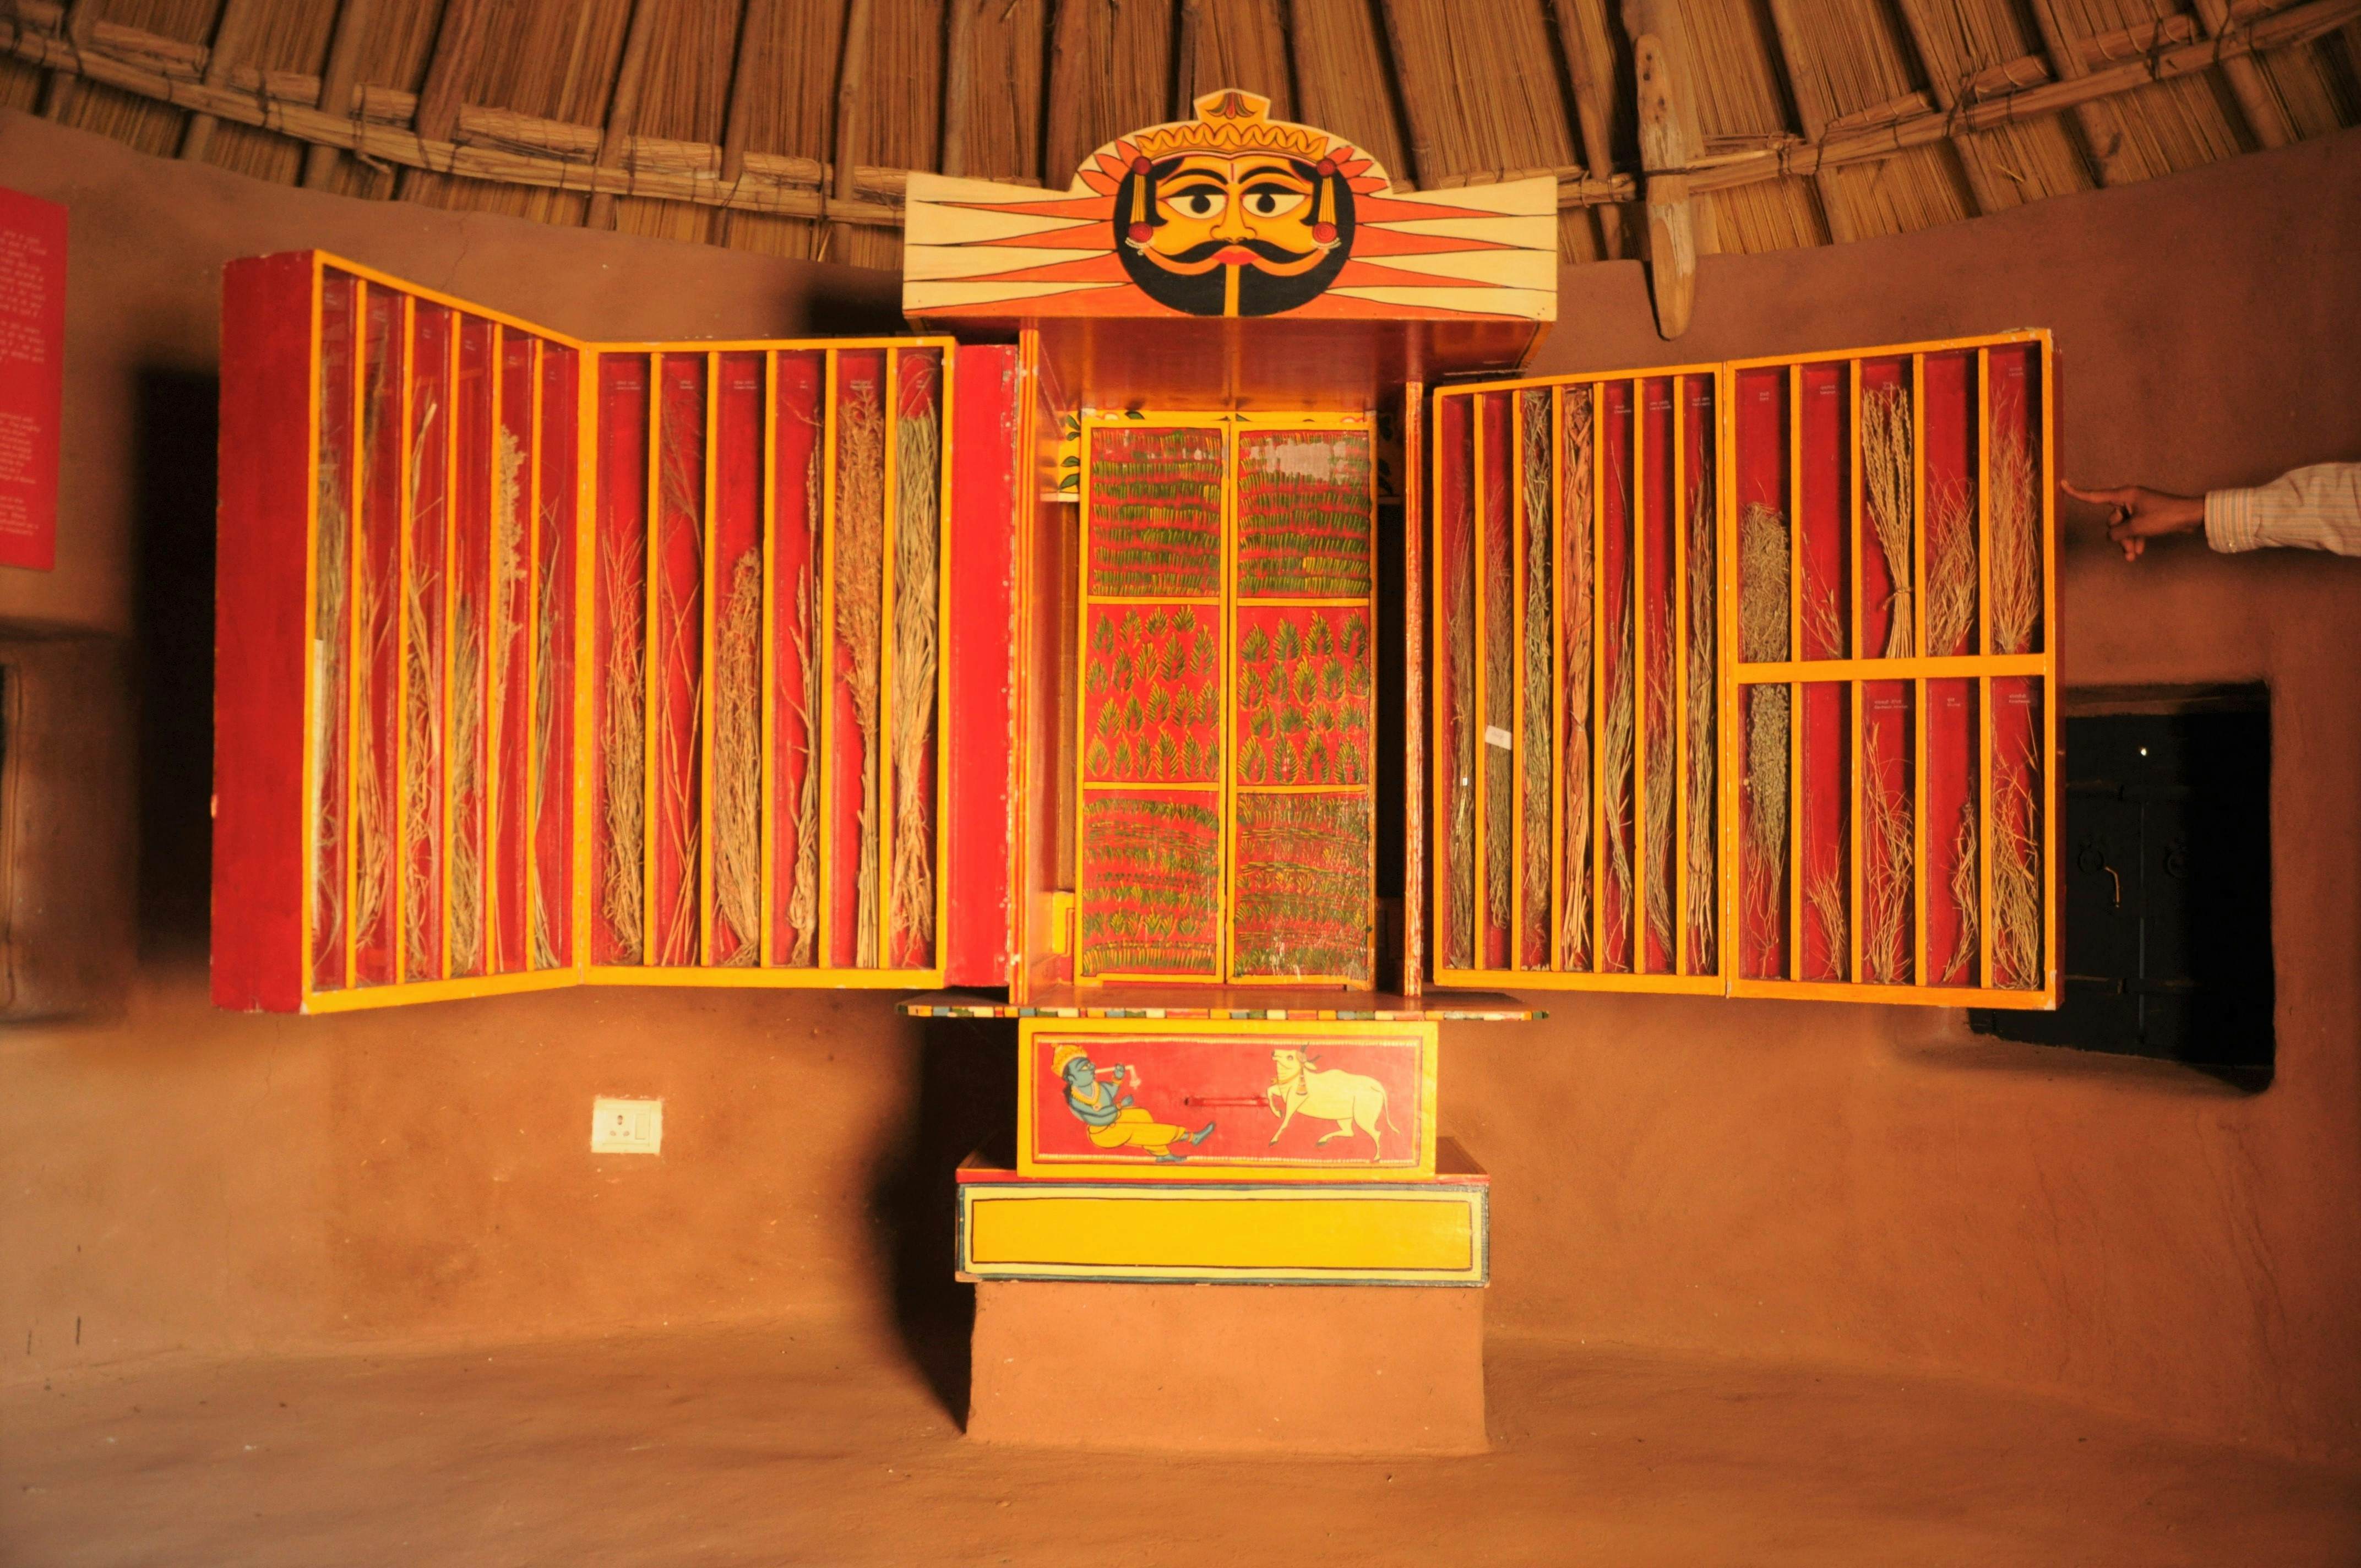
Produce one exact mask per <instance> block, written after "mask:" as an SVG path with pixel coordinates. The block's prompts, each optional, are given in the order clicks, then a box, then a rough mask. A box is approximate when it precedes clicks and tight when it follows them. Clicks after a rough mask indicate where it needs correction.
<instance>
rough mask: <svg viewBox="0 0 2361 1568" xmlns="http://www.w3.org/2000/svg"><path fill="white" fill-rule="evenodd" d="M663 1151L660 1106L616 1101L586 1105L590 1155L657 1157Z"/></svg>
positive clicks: (602, 1099)
mask: <svg viewBox="0 0 2361 1568" xmlns="http://www.w3.org/2000/svg"><path fill="white" fill-rule="evenodd" d="M663 1150H664V1102H663V1101H661V1100H616V1099H611V1098H609V1097H608V1096H607V1095H604V1094H602V1095H600V1096H598V1098H597V1099H596V1100H593V1101H592V1102H590V1152H591V1153H592V1154H660V1153H662V1152H663Z"/></svg>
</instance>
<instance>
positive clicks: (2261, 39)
mask: <svg viewBox="0 0 2361 1568" xmlns="http://www.w3.org/2000/svg"><path fill="white" fill-rule="evenodd" d="M76 9H77V10H79V11H81V12H83V13H88V12H90V11H93V10H103V11H104V14H105V15H104V19H101V20H96V21H95V24H94V25H86V26H82V27H78V29H77V32H76V34H75V35H74V36H69V34H68V31H67V19H68V16H69V12H68V9H67V7H65V6H63V5H59V4H57V3H56V0H18V4H17V5H15V6H14V7H13V9H12V11H11V12H10V14H9V15H8V16H5V17H0V104H6V105H8V106H10V107H17V108H25V109H32V108H35V107H36V106H39V107H40V108H42V109H43V111H44V112H48V113H50V114H52V115H54V116H55V117H58V118H60V119H62V120H64V121H65V122H66V123H68V124H71V125H75V126H82V127H84V128H87V129H91V130H94V131H98V132H101V133H103V134H104V135H108V136H112V137H115V138H117V139H118V140H121V141H124V142H126V143H128V144H130V145H131V146H134V147H137V148H142V149H143V150H146V151H149V152H154V153H158V154H161V155H166V156H170V155H172V154H174V153H178V152H182V151H183V150H184V149H187V150H188V151H189V152H190V153H191V154H192V155H193V156H197V157H201V158H203V159H206V160H208V161H211V162H214V163H216V164H219V165H221V166H223V167H225V168H229V169H233V170H238V171H240V172H243V173H247V174H250V175H253V176H255V177H257V178H259V179H264V180H270V181H279V182H281V183H294V182H296V181H302V182H304V183H306V184H310V185H313V186H316V187H319V188H322V189H326V190H333V191H341V192H348V193H353V194H360V195H368V196H375V197H399V198H400V199H402V200H408V201H415V202H422V203H428V204H430V205H435V206H445V207H467V208H480V209H488V210H494V211H500V212H508V213H513V214H522V215H526V216H531V217H534V218H538V219H541V220H543V221H544V222H550V223H558V224H580V223H584V222H586V221H589V222H595V223H597V224H598V225H601V226H613V227H618V228H621V229H625V230H627V231H630V232H633V233H640V234H647V235H657V236H665V237H670V238H675V239H682V240H688V241H692V242H705V243H712V244H722V245H730V246H733V247H741V248H746V249H752V250H760V251H767V252H772V253H776V254H785V255H812V254H816V253H821V252H825V253H827V254H829V255H830V256H831V257H833V258H837V259H841V260H847V261H851V262H855V263H859V264H863V265H868V266H875V267H891V266H894V265H895V263H896V261H897V250H898V243H897V242H898V235H897V234H896V232H895V230H896V226H897V225H898V224H899V223H900V217H901V207H900V200H901V192H902V186H903V181H904V180H905V178H906V171H908V170H917V169H938V168H939V169H944V170H948V171H950V172H954V173H961V174H968V175H974V176H981V177H988V178H996V179H1001V180H1020V181H1040V182H1043V183H1047V184H1049V185H1052V186H1057V187H1062V186H1064V185H1065V183H1066V182H1067V181H1069V180H1070V179H1071V177H1072V173H1073V169H1074V166H1075V164H1076V163H1077V162H1078V161H1079V159H1081V157H1082V155H1083V154H1084V153H1085V152H1087V151H1088V150H1089V149H1090V148H1093V147H1094V146H1096V145H1097V144H1099V143H1100V142H1102V141H1104V140H1106V139H1107V138H1109V137H1114V136H1115V135H1117V134H1120V133H1121V132H1123V131H1126V130H1128V129H1131V128H1133V127H1135V126H1142V125H1148V124H1152V123H1154V122H1156V121H1159V120H1162V119H1165V118H1168V117H1170V116H1171V115H1173V114H1174V112H1175V111H1176V109H1179V108H1180V107H1182V106H1183V105H1184V104H1185V102H1186V100H1187V99H1188V97H1189V96H1190V95H1191V94H1192V93H1198V92H1202V91H1205V90H1207V89H1210V88H1213V87H1216V86H1236V87H1244V88H1246V89H1248V90H1249V91H1253V92H1257V93H1265V94H1267V95H1268V96H1269V98H1270V99H1271V101H1272V104H1273V108H1274V112H1275V113H1279V114H1281V115H1292V116H1295V117H1298V118H1301V119H1304V120H1307V121H1310V122H1311V123H1313V124H1316V125H1321V126H1326V127H1327V128H1329V129H1332V130H1334V131H1335V132H1337V133H1338V134H1340V135H1342V136H1345V137H1350V138H1352V139H1353V140H1355V141H1356V142H1358V143H1359V144H1360V145H1362V146H1363V147H1365V148H1367V149H1368V150H1369V151H1371V152H1373V153H1374V154H1376V155H1377V157H1378V159H1380V160H1381V161H1382V162H1383V163H1384V164H1385V165H1386V166H1387V167H1388V168H1389V170H1391V171H1392V172H1393V173H1394V175H1395V176H1396V178H1397V179H1399V180H1400V181H1405V182H1411V181H1414V182H1416V183H1417V184H1420V185H1424V186H1430V187H1432V186H1444V185H1455V184H1466V183H1468V182H1470V181H1481V180H1488V179H1498V178H1500V177H1501V176H1503V175H1509V174H1523V173H1537V172H1547V173H1550V174H1552V175H1554V176H1555V177H1556V178H1557V179H1558V181H1559V182H1560V205H1561V207H1562V208H1563V209H1565V210H1564V212H1563V214H1562V217H1561V220H1560V236H1561V247H1562V249H1563V251H1564V254H1565V256H1566V258H1568V259H1570V260H1576V261H1580V260H1587V259H1590V258H1594V257H1598V256H1600V255H1606V254H1615V253H1618V252H1620V250H1621V248H1622V247H1623V246H1624V245H1625V244H1626V243H1627V238H1626V233H1627V229H1628V227H1629V224H1628V217H1629V213H1628V208H1629V204H1630V203H1632V202H1633V201H1634V200H1635V199H1636V197H1637V195H1638V193H1639V185H1638V178H1637V176H1638V170H1637V167H1636V163H1637V159H1636V158H1635V157H1634V156H1633V149H1634V148H1636V145H1637V141H1638V137H1637V131H1636V122H1635V117H1634V108H1633V96H1634V95H1633V92H1632V84H1631V71H1630V56H1631V32H1632V29H1633V28H1634V27H1644V28H1648V29H1650V30H1653V31H1654V32H1656V33H1657V34H1658V35H1659V36H1660V37H1661V38H1663V40H1664V45H1665V48H1666V49H1667V51H1668V53H1669V55H1670V57H1671V61H1672V65H1673V68H1674V71H1675V77H1676V79H1677V82H1678V86H1679V90H1680V103H1681V110H1680V113H1681V117H1682V119H1683V122H1684V129H1685V130H1686V132H1688V133H1689V134H1688V135H1687V137H1686V141H1687V143H1688V144H1689V145H1690V146H1692V147H1694V148H1696V149H1697V150H1696V152H1695V154H1694V156H1693V161H1692V162H1691V163H1690V165H1689V166H1688V170H1687V172H1688V174H1689V177H1690V180H1691V184H1692V187H1693V188H1694V189H1695V190H1696V191H1697V192H1698V193H1699V200H1698V203H1697V205H1698V207H1699V208H1700V209H1701V210H1700V213H1699V224H1698V239H1699V242H1700V246H1701V248H1704V249H1707V250H1725V251H1753V250H1765V249H1773V248H1778V247H1786V246H1795V245H1815V244H1821V243H1825V242H1828V241H1829V240H1844V239H1853V238H1865V237H1869V236H1875V235H1881V234H1892V233H1897V232H1903V231H1907V230H1912V229H1917V228H1923V227H1926V226H1927V225H1932V224H1938V223H1943V222H1947V221H1949V220H1950V219H1953V218H1957V217H1961V216H1968V215H1972V214H1976V213H1979V212H1989V211H1994V210H1998V209H2000V208H2004V207H2008V206H2014V205H2016V204H2018V203H2024V202H2029V201H2037V200H2039V199H2041V198H2043V197H2046V196H2052V195H2058V194H2062V193H2065V192H2072V191H2077V190H2084V189H2088V188H2090V187H2092V186H2093V185H2099V184H2107V185H2114V184H2123V183H2126V182H2129V181H2137V180H2143V179H2147V178H2150V177H2153V176H2155V175H2158V174H2162V173H2167V172H2169V171H2171V170H2178V169H2185V168H2190V167H2192V166H2194V165H2198V164H2202V163H2206V162H2210V161H2213V160H2214V159H2221V158H2225V157H2229V156H2232V155H2233V154H2235V153H2236V152H2238V151H2240V150H2243V149H2245V148H2249V147H2275V146H2279V145H2282V144H2284V143H2287V142H2290V141H2294V140H2300V139H2301V138H2304V137H2314V136H2319V135H2323V134H2324V133H2327V132H2330V131H2333V130H2335V129H2336V128H2338V127H2339V126H2344V125H2347V124H2351V123H2353V122H2354V121H2355V119H2356V117H2361V111H2356V103H2355V100H2354V95H2353V93H2351V90H2350V80H2351V74H2350V73H2351V71H2352V69H2353V60H2352V54H2351V51H2352V49H2353V47H2354V46H2353V42H2352V38H2353V34H2352V32H2351V31H2350V28H2351V26H2352V24H2353V23H2354V22H2355V21H2356V17H2361V0H2242V3H2240V4H2236V5H2228V6H2226V7H2224V6H2223V5H2218V4H2217V5H2203V4H2198V5H2186V4H2182V5H2173V6H2170V7H2160V6H2159V7H2151V6H2147V5H2139V6H2133V5H2125V4H2122V3H2121V0H2094V3H2093V4H2090V5H2081V6H2075V7H2067V6H2059V5H2050V4H2048V0H2044V3H2043V4H2041V5H2034V6H2029V7H2027V6H2022V5H2016V4H2015V3H2014V0H1949V3H1946V4H1942V5H1937V4H1935V3H1934V0H1891V3H1883V0H1825V3H1816V4H1812V5H1799V4H1784V5H1769V6H1752V7H1750V6H1733V5H1726V4H1708V3H1706V0H1683V3H1680V4H1674V3H1672V0H1634V3H1630V4H1621V5H1609V4H1608V3H1607V0H1530V3H1521V4H1499V5H1469V4H1466V0H1124V3H1123V4H1121V5H1116V4H1114V3H1113V0H1063V3H1060V0H950V3H949V4H948V5H932V4H921V3H919V0H867V3H864V4H862V5H857V6H848V5H843V4H809V5H789V4H783V3H781V0H717V3H716V4H713V5H696V6H657V5H633V4H632V0H501V3H500V5H497V6H496V5H494V4H493V0H424V3H423V4H420V5H375V6H369V7H353V6H349V5H339V4H338V3H337V0H237V4H236V13H235V15H234V16H233V13H232V10H231V6H230V5H228V4H225V3H224V0H181V3H176V4H173V5H149V4H142V5H136V6H135V5H108V6H104V7H93V6H89V5H84V6H81V7H77V8H76ZM2159 12H2168V13H2169V14H2163V15H2159ZM946 13H948V16H947V15H946ZM346 16H359V17H360V18H361V22H360V24H359V25H358V26H357V27H354V28H351V29H348V28H347V27H346V24H345V18H346ZM849 16H851V17H855V18H858V19H859V20H860V22H861V24H862V26H861V30H860V32H859V33H858V34H856V35H854V36H853V37H851V38H848V37H847V19H848V17H849ZM2208 16H2217V17H2221V18H2223V24H2222V26H2221V27H2219V29H2218V30H2216V29H2214V28H2213V27H2210V26H2209V24H2208V21H2207V18H2208ZM225 18H229V19H231V20H232V21H233V22H234V25H225ZM348 31H349V32H350V34H351V36H347V33H348ZM848 44H851V45H853V46H855V47H852V48H848V47H847V46H848ZM215 45H219V46H220V47H221V49H222V56H221V58H220V59H219V60H215V59H214V58H213V49H214V46H215ZM1045 105H1047V110H1046V112H1045ZM199 121H202V122H203V124H204V126H206V127H207V129H206V134H204V135H202V136H193V135H191V134H189V131H190V126H191V125H192V122H199ZM265 127H268V128H265ZM840 153H845V154H849V155H850V158H849V161H850V162H851V165H852V168H851V175H850V178H848V179H839V178H838V177H837V173H836V170H835V169H834V168H833V163H834V162H835V161H836V160H837V159H838V157H839V154H840ZM594 191H595V192H598V194H597V195H595V196H594V195H588V194H586V192H594ZM823 217H826V218H831V219H835V220H837V221H836V222H834V223H829V222H822V221H818V220H820V219H822V218H823Z"/></svg>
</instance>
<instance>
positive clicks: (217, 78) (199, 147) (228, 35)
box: [181, 0, 259, 163]
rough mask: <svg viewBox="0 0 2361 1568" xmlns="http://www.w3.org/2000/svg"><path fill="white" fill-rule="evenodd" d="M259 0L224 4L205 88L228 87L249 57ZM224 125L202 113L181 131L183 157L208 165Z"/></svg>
mask: <svg viewBox="0 0 2361 1568" xmlns="http://www.w3.org/2000/svg"><path fill="white" fill-rule="evenodd" d="M258 8H259V7H258V5H257V0H222V8H221V19H220V20H219V21H217V22H216V23H215V24H214V43H213V49H211V50H210V51H209V52H208V53H207V54H206V56H205V85H206V86H208V87H223V86H226V85H228V82H229V73H230V68H231V67H232V66H235V65H236V63H237V62H238V61H239V60H241V59H243V58H244V57H245V54H246V44H247V34H248V33H249V32H251V31H252V30H253V28H254V17H255V13H256V11H257V10H258ZM220 123H221V121H220V120H219V119H218V118H217V117H216V116H214V115H209V114H207V113H205V112H204V111H203V110H202V109H200V110H198V111H197V112H196V113H195V114H193V115H190V116H189V123H188V124H187V125H185V126H182V127H181V159H184V160H185V161H187V162H190V163H202V162H203V161H204V157H205V149H206V148H208V147H210V146H212V145H213V139H214V126H217V125H219V124H220Z"/></svg>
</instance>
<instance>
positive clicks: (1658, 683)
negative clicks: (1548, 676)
mask: <svg viewBox="0 0 2361 1568" xmlns="http://www.w3.org/2000/svg"><path fill="white" fill-rule="evenodd" d="M1647 746H1648V750H1647V756H1648V778H1647V786H1648V793H1647V797H1646V799H1645V800H1644V801H1643V802H1642V806H1641V811H1640V819H1641V820H1640V839H1641V863H1642V864H1643V865H1645V866H1646V867H1647V868H1648V886H1647V893H1646V895H1645V899H1644V903H1645V905H1646V909H1647V918H1648V935H1649V937H1650V938H1651V939H1652V940H1653V941H1654V942H1655V943H1657V944H1658V945H1660V946H1661V947H1663V948H1664V951H1665V952H1666V953H1670V952H1672V951H1673V803H1674V802H1675V800H1676V799H1678V798H1679V796H1680V793H1681V788H1682V786H1681V784H1680V781H1679V780H1677V779H1675V778H1674V776H1673V757H1674V748H1673V651H1672V646H1671V642H1670V640H1669V639H1665V638H1661V637H1660V638H1658V639H1657V640H1656V645H1655V646H1654V647H1653V648H1651V649H1650V650H1649V651H1648V742H1647Z"/></svg>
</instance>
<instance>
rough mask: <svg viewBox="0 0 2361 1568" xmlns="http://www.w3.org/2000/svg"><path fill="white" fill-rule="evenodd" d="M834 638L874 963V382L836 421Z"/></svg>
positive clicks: (880, 487)
mask: <svg viewBox="0 0 2361 1568" xmlns="http://www.w3.org/2000/svg"><path fill="white" fill-rule="evenodd" d="M837 420H838V422H837V442H838V454H837V487H836V500H837V505H836V635H837V639H838V641H840V642H842V643H843V644H844V650H845V652H846V654H847V656H848V658H849V660H850V662H851V675H850V679H849V681H848V683H847V685H848V686H849V688H850V690H851V696H852V721H853V725H854V727H855V729H858V730H859V731H860V739H861V808H860V814H859V817H858V832H859V835H860V841H861V857H860V862H859V865H858V867H857V869H856V872H855V875H854V880H853V888H854V893H853V900H854V904H855V906H856V911H857V913H856V916H855V925H854V934H853V959H852V961H853V962H854V963H855V964H856V965H858V966H859V967H860V968H862V969H873V968H874V967H875V966H876V963H877V864H878V853H877V808H878V805H879V800H878V794H877V780H878V771H879V770H878V766H877V762H878V759H877V688H878V678H879V668H878V666H879V662H880V653H881V649H880V646H879V629H880V627H881V626H882V624H883V601H884V595H885V582H884V570H885V411H884V406H883V404H882V403H881V402H880V401H879V399H878V393H877V387H876V384H875V383H874V382H868V381H864V382H857V383H855V384H854V385H853V387H852V389H851V395H850V396H849V397H847V398H846V400H845V401H844V403H843V406H842V407H841V408H840V411H839V412H838V416H837Z"/></svg>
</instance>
